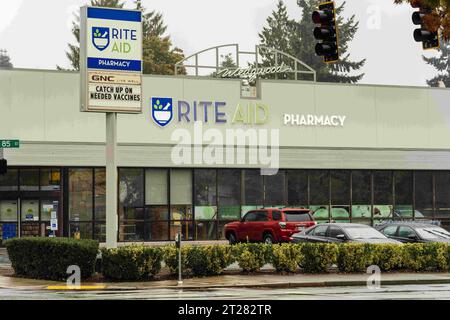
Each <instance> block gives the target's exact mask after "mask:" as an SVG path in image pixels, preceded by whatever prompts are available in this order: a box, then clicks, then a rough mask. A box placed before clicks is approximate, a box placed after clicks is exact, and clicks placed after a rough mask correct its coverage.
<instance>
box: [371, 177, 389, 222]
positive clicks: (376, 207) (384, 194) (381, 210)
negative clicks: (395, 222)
mask: <svg viewBox="0 0 450 320" xmlns="http://www.w3.org/2000/svg"><path fill="white" fill-rule="evenodd" d="M392 191H393V190H392V172H391V171H374V172H373V219H374V222H377V221H379V220H384V219H393V197H392V196H393V194H392Z"/></svg>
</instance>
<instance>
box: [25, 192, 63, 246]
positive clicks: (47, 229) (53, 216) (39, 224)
mask: <svg viewBox="0 0 450 320" xmlns="http://www.w3.org/2000/svg"><path fill="white" fill-rule="evenodd" d="M18 205H19V210H20V226H19V230H20V236H21V237H52V236H56V230H57V229H58V222H59V221H58V216H59V207H60V206H59V200H58V199H55V198H53V199H51V198H41V199H19V200H18ZM52 225H53V227H52Z"/></svg>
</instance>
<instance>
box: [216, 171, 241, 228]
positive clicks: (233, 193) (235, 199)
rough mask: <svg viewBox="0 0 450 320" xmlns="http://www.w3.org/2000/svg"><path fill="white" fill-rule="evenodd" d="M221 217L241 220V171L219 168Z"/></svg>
mask: <svg viewBox="0 0 450 320" xmlns="http://www.w3.org/2000/svg"><path fill="white" fill-rule="evenodd" d="M218 183H219V185H218V190H219V219H220V220H239V219H240V215H241V207H240V204H241V171H240V170H235V169H224V170H219V175H218Z"/></svg>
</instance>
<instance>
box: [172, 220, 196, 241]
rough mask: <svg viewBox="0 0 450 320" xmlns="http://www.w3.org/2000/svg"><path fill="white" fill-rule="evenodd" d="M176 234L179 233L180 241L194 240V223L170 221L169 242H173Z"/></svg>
mask: <svg viewBox="0 0 450 320" xmlns="http://www.w3.org/2000/svg"><path fill="white" fill-rule="evenodd" d="M177 233H181V239H182V240H194V236H195V231H194V223H193V222H192V221H176V220H175V221H170V240H174V239H175V236H176V235H177Z"/></svg>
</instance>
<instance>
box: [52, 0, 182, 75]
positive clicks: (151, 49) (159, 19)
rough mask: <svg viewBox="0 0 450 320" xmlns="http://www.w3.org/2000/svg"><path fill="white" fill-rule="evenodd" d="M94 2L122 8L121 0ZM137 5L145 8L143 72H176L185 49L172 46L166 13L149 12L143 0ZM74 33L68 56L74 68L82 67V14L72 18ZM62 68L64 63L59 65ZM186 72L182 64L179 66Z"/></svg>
mask: <svg viewBox="0 0 450 320" xmlns="http://www.w3.org/2000/svg"><path fill="white" fill-rule="evenodd" d="M90 5H91V6H97V7H110V8H123V7H124V2H123V1H121V0H91V2H90ZM134 6H135V9H137V10H141V11H142V12H143V14H142V17H143V22H142V28H143V30H142V31H143V32H142V33H143V72H144V73H147V74H169V75H172V74H174V64H175V63H176V62H178V61H180V60H182V59H183V58H184V55H183V51H182V50H181V49H179V48H172V42H171V40H170V37H169V36H164V33H165V32H166V30H167V26H166V25H164V22H163V16H162V14H161V13H158V12H156V11H150V12H146V9H145V8H144V7H143V6H142V2H141V0H135V1H134ZM72 33H73V35H74V37H75V39H76V44H71V43H69V44H68V46H69V50H68V51H67V52H66V55H67V58H68V59H69V61H70V65H71V67H72V69H73V70H79V69H80V44H79V43H80V18H79V17H78V16H77V17H76V18H75V21H74V22H73V28H72ZM57 68H58V69H62V68H61V67H59V66H58V67H57ZM179 73H180V74H184V73H185V70H184V69H183V68H181V69H179Z"/></svg>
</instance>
